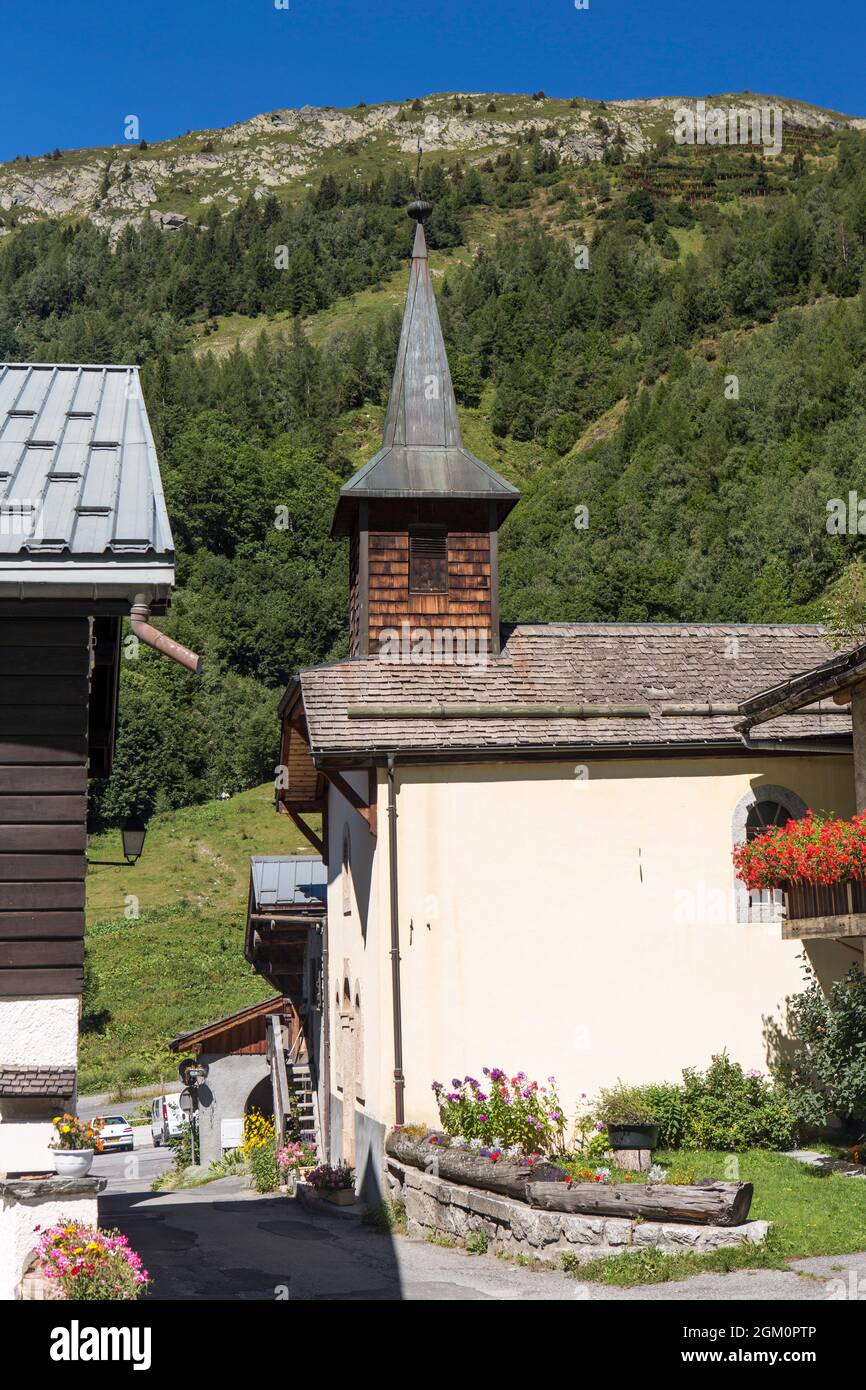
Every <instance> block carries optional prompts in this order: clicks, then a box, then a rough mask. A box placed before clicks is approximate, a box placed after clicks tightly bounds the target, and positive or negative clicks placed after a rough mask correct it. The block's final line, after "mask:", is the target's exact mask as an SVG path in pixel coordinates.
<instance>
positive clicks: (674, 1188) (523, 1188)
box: [385, 1129, 754, 1226]
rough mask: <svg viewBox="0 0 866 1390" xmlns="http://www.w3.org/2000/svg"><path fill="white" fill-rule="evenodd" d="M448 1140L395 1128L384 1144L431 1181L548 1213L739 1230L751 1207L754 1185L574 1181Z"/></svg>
mask: <svg viewBox="0 0 866 1390" xmlns="http://www.w3.org/2000/svg"><path fill="white" fill-rule="evenodd" d="M444 1137H445V1136H444V1135H437V1134H434V1133H430V1134H426V1135H425V1136H424V1137H423V1138H422V1139H410V1138H409V1137H408V1135H406V1134H405V1133H404V1132H403V1131H402V1130H400V1129H394V1130H392V1131H391V1133H390V1134H389V1135H388V1137H387V1138H386V1140H385V1152H386V1153H387V1154H388V1155H389V1156H390V1157H391V1158H395V1159H397V1160H398V1161H399V1162H400V1163H406V1164H408V1165H409V1166H410V1167H412V1168H420V1169H421V1170H422V1171H423V1172H427V1173H430V1174H431V1175H432V1176H433V1177H437V1178H444V1179H445V1180H446V1181H447V1182H454V1183H463V1184H464V1185H465V1186H466V1187H476V1188H480V1189H481V1190H482V1191H484V1192H495V1193H499V1194H500V1195H501V1196H504V1197H513V1198H516V1199H517V1200H518V1201H520V1202H527V1203H528V1204H529V1205H530V1206H532V1207H540V1208H542V1209H544V1210H547V1211H564V1212H572V1213H574V1214H581V1215H585V1216H622V1217H627V1218H631V1219H634V1218H635V1217H642V1218H643V1219H644V1220H645V1221H653V1222H660V1221H682V1222H687V1223H690V1224H691V1225H699V1226H740V1225H742V1224H743V1223H744V1222H745V1221H746V1219H747V1217H748V1215H749V1208H750V1207H751V1205H752V1196H753V1191H754V1189H753V1187H752V1184H751V1183H750V1182H712V1183H695V1184H687V1183H682V1184H681V1183H661V1182H654V1183H643V1182H624V1183H600V1182H580V1183H578V1182H568V1181H567V1174H566V1172H565V1170H564V1169H562V1168H559V1167H557V1165H556V1164H554V1163H547V1162H544V1161H542V1162H538V1163H534V1164H530V1163H528V1162H525V1161H522V1162H518V1161H515V1160H514V1159H508V1158H499V1159H496V1160H493V1159H491V1158H487V1157H483V1156H482V1155H481V1154H479V1153H477V1152H476V1151H474V1150H472V1149H452V1148H449V1147H448V1146H447V1145H446V1144H444V1143H442V1142H437V1140H440V1141H441V1140H442V1139H444Z"/></svg>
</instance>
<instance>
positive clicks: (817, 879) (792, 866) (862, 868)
mask: <svg viewBox="0 0 866 1390" xmlns="http://www.w3.org/2000/svg"><path fill="white" fill-rule="evenodd" d="M733 857H734V867H735V869H736V871H737V875H738V877H739V878H741V879H742V881H743V883H744V884H745V885H746V887H747V888H751V889H757V888H782V887H787V886H788V885H789V884H794V885H796V884H815V885H829V884H843V883H845V882H846V881H848V880H851V881H852V882H856V883H860V882H862V881H863V880H864V879H866V812H862V813H861V814H860V815H858V816H854V817H852V819H851V820H830V819H828V818H826V817H823V816H816V815H814V813H813V812H812V811H808V812H807V813H806V815H805V816H804V817H803V819H802V820H789V821H788V823H787V825H784V826H777V827H775V828H774V829H770V830H765V831H764V833H763V834H761V835H757V836H756V837H755V839H754V840H751V841H750V842H748V843H747V844H743V845H736V846H735V848H734V851H733ZM846 902H847V898H846ZM841 910H843V911H846V912H848V911H851V909H850V908H849V907H847V906H846V907H844V908H842V909H841ZM789 915H791V914H789Z"/></svg>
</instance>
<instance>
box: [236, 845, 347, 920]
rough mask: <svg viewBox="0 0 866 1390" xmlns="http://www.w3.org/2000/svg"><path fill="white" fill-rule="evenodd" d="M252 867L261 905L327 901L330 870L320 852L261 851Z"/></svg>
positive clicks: (257, 902)
mask: <svg viewBox="0 0 866 1390" xmlns="http://www.w3.org/2000/svg"><path fill="white" fill-rule="evenodd" d="M250 869H251V871H252V881H253V902H254V905H255V907H256V908H257V909H261V908H267V907H303V906H309V907H317V906H324V904H325V900H326V897H327V892H328V871H327V869H326V868H325V865H324V864H323V863H322V861H321V859H320V858H319V856H318V855H317V854H286V855H282V856H272V855H257V856H255V857H254V858H252V859H251V860H250Z"/></svg>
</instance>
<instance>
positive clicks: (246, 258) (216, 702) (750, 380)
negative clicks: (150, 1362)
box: [0, 117, 866, 821]
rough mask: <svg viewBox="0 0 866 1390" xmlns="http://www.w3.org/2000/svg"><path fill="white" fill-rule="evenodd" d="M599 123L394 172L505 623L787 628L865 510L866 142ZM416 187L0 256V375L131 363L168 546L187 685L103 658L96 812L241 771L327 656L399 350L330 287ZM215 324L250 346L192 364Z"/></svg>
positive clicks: (232, 780)
mask: <svg viewBox="0 0 866 1390" xmlns="http://www.w3.org/2000/svg"><path fill="white" fill-rule="evenodd" d="M598 119H599V120H600V121H601V124H602V125H603V126H604V127H605V128H604V130H603V131H598V132H597V133H598V135H599V138H600V139H601V140H602V141H603V143H604V156H603V159H602V160H600V161H598V162H596V163H593V164H589V165H582V164H577V163H573V162H572V163H568V162H565V161H562V160H560V157H559V156H558V154H557V153H556V151H555V149H554V148H552V142H551V140H549V139H546V138H545V133H544V130H543V129H535V130H530V131H525V132H521V133H520V134H519V136H516V137H515V141H514V143H513V145H511V146H510V147H508V148H506V149H499V150H498V151H497V152H495V153H491V154H490V155H489V157H486V158H484V159H483V160H482V161H481V162H480V163H473V162H472V161H471V160H469V159H467V158H465V157H460V158H455V159H453V160H452V161H451V162H449V163H445V162H442V163H438V162H434V163H429V162H428V163H427V165H426V167H425V168H424V169H423V174H422V180H423V191H424V193H425V194H426V195H427V196H430V197H432V198H433V200H434V202H435V212H434V215H433V219H432V223H431V227H430V241H431V245H432V246H433V247H434V248H438V250H439V253H440V255H441V262H440V269H441V271H442V273H441V274H440V275H439V276H438V281H437V284H438V288H439V298H440V309H441V315H442V322H443V327H444V331H445V335H446V340H447V343H448V348H449V353H450V360H451V365H452V373H453V376H454V381H455V388H456V391H457V395H458V400H459V402H460V405H461V408H462V415H463V422H464V430H465V433H466V435H467V440H468V442H469V443H470V446H471V447H472V448H473V449H474V450H475V452H478V453H479V454H481V456H482V457H484V458H485V459H486V460H487V461H488V462H489V463H490V464H491V465H492V466H493V467H495V468H497V469H499V470H500V471H502V472H503V473H504V474H505V475H506V476H508V477H510V478H511V479H513V480H514V481H516V482H517V483H518V484H519V485H520V486H521V488H522V490H523V494H524V495H523V500H522V502H521V503H520V505H519V506H518V507H517V509H516V510H515V512H514V513H513V514H512V516H511V517H510V518H509V519H508V521H507V523H506V526H505V528H504V531H503V560H502V584H503V595H502V609H503V616H504V617H505V618H506V619H509V620H519V619H526V620H530V619H536V620H537V619H542V620H565V619H584V620H587V619H596V618H605V619H617V618H621V619H650V620H652V619H678V618H679V619H689V620H697V619H705V620H712V621H726V620H729V621H734V620H753V621H754V620H770V619H791V618H801V617H806V616H813V615H814V614H815V612H816V605H817V603H818V602H819V600H820V598H821V595H822V594H823V593H824V592H825V590H826V588H827V585H828V583H829V582H830V581H831V580H832V579H833V578H834V576H836V575H837V574H839V573H840V572H841V571H842V570H843V569H844V568H845V566H846V565H847V564H848V563H850V561H851V560H853V559H854V558H855V554H856V550H857V547H859V546H860V544H861V542H860V541H859V539H858V537H856V536H853V537H852V536H835V535H829V534H828V532H827V528H826V524H825V523H826V518H827V511H826V504H827V502H828V501H829V500H830V499H831V498H834V497H847V495H848V492H849V490H852V489H853V490H857V491H859V492H860V493H861V495H863V496H866V459H864V446H863V444H862V440H863V438H864V433H866V432H864V423H866V307H864V306H866V298H864V295H863V293H862V291H861V283H862V279H863V273H864V264H866V138H864V136H862V135H860V134H858V133H854V132H843V133H832V132H831V133H829V134H824V135H821V136H819V135H815V134H810V133H808V132H807V133H805V134H804V133H803V132H802V131H792V132H791V133H790V138H789V140H788V143H787V145H786V146H785V147H784V150H783V154H782V156H781V157H780V158H779V159H778V160H775V161H773V160H767V161H766V162H764V161H762V160H761V158H760V157H759V155H756V154H755V153H754V151H752V150H750V149H749V148H748V147H744V148H741V149H736V148H735V149H725V148H722V149H706V148H704V149H690V150H682V149H679V148H676V147H673V146H671V144H670V142H669V141H667V140H666V139H664V138H661V139H660V141H659V142H658V144H657V145H656V147H655V149H654V150H652V151H650V152H644V153H643V154H641V155H640V156H638V157H636V158H632V157H631V156H629V154H628V150H627V149H626V148H625V146H624V142H623V141H619V142H618V141H617V132H616V130H615V129H614V128H613V127H612V126H608V125H606V123H605V121H604V119H603V118H602V117H599V118H598ZM411 191H412V180H411V160H409V159H405V160H404V161H403V162H402V163H401V164H399V165H392V166H391V167H388V168H384V169H383V170H382V171H380V172H379V173H373V174H371V176H370V177H365V178H360V179H359V178H358V177H356V176H354V175H346V176H340V177H338V176H336V175H334V174H332V173H326V174H324V175H323V176H322V177H321V178H320V179H319V180H318V181H316V182H315V183H314V184H313V185H312V186H311V187H310V188H309V189H308V190H306V192H305V194H304V196H303V197H301V198H298V197H294V198H292V199H291V200H281V199H280V198H279V197H277V196H267V197H260V198H258V199H256V198H253V197H250V198H248V199H246V200H245V201H243V202H242V203H241V204H240V205H238V206H237V207H236V208H234V209H233V210H230V211H223V212H221V211H218V210H217V208H216V207H215V206H213V205H212V206H210V207H209V208H208V209H207V211H203V212H202V216H201V219H200V221H199V222H198V223H192V222H191V223H189V224H188V225H186V226H183V227H180V228H179V229H177V230H174V231H170V232H166V231H159V230H157V229H156V227H155V226H153V225H151V224H150V223H147V224H145V225H143V226H141V227H137V228H136V227H127V228H126V230H125V231H124V232H123V233H122V234H121V236H120V237H119V239H118V240H117V241H116V244H112V242H111V241H110V240H109V237H108V235H107V233H105V232H103V231H100V230H98V229H97V228H96V227H94V226H93V225H92V224H91V223H90V222H87V221H81V222H77V223H76V222H72V221H68V220H66V221H58V220H43V221H39V222H37V223H34V224H32V225H28V226H22V227H18V228H16V229H15V230H14V231H12V232H11V233H10V234H9V235H7V236H6V237H4V238H3V239H2V241H0V358H7V359H13V360H28V359H30V360H43V361H47V360H60V361H75V360H82V361H86V360H101V361H105V360H115V361H123V360H126V361H128V360H133V361H138V362H141V363H142V366H143V374H142V375H143V384H144V388H145V394H146V398H147V402H148V408H149V411H150V415H151V420H152V423H153V427H154V432H155V436H156V440H157V445H158V448H159V452H160V460H161V466H162V471H163V478H164V482H165V486H166V493H167V498H168V503H169V511H170V514H171V518H172V523H173V527H174V531H175V539H176V542H177V546H178V551H179V577H180V587H179V590H178V593H177V596H176V600H175V603H174V606H173V609H172V611H171V614H170V616H169V618H168V619H167V622H166V625H167V626H168V628H169V629H170V630H171V631H172V632H174V633H175V634H176V635H178V636H179V637H181V638H182V640H184V641H186V642H189V643H190V644H191V645H193V646H195V647H197V648H198V649H200V650H201V651H202V652H203V653H204V655H205V658H206V674H205V676H204V678H203V680H202V681H201V682H198V683H195V682H191V681H189V680H188V678H187V677H186V676H185V675H184V674H183V673H181V672H178V671H175V670H174V669H173V668H172V667H171V666H170V664H169V663H166V662H161V661H160V660H159V659H158V658H154V657H153V656H152V655H151V654H150V653H149V652H143V653H142V654H141V655H140V657H139V659H138V660H136V661H129V662H126V663H125V664H124V666H125V669H124V673H123V679H124V683H125V687H126V688H125V691H124V699H123V703H122V709H123V716H122V726H121V737H120V746H119V750H118V759H117V768H116V771H115V773H114V775H113V777H112V779H111V781H110V782H109V783H108V784H107V786H105V787H103V788H101V789H98V794H97V796H96V798H95V807H96V813H97V816H98V817H99V818H100V819H103V820H107V821H113V820H116V819H117V818H118V817H119V816H122V815H124V814H125V813H127V812H128V810H130V809H131V808H132V806H133V805H139V806H141V807H142V808H143V809H145V810H151V809H153V807H154V806H162V807H165V806H179V805H183V804H186V803H189V802H193V801H196V800H200V799H202V798H203V797H205V796H209V795H214V794H215V793H218V792H219V791H220V790H222V789H224V788H226V787H228V788H233V789H239V788H241V787H245V786H251V785H254V784H256V783H258V782H261V781H265V780H267V779H268V777H269V776H270V775H271V771H272V767H273V763H274V756H275V750H276V734H277V728H276V713H275V710H276V694H277V692H278V691H280V690H281V689H282V688H283V687H284V685H285V683H286V681H287V680H288V679H289V677H290V676H291V674H292V673H293V671H294V670H296V669H297V668H298V666H301V665H306V664H310V663H313V662H316V661H321V660H327V659H330V658H333V657H335V656H338V655H340V654H341V653H342V652H343V651H344V650H345V629H346V569H347V565H346V555H345V551H344V548H343V547H341V546H338V545H335V544H334V543H333V542H331V541H330V540H329V539H328V528H329V524H330V518H331V513H332V509H333V504H334V499H335V497H336V493H337V490H338V488H339V486H340V484H341V482H342V481H343V480H344V479H345V478H346V477H347V476H348V475H349V474H350V473H351V471H352V469H353V467H356V466H357V465H358V464H359V463H361V462H363V461H365V460H366V458H368V457H370V455H371V453H372V452H373V451H374V449H375V448H376V446H377V434H378V431H379V429H380V425H381V418H382V408H383V406H384V403H385V400H386V398H387V392H388V387H389V385H390V376H391V370H392V367H393V360H394V353H395V347H396V340H397V332H398V327H399V319H398V316H397V315H396V313H395V311H394V307H393V305H392V304H391V303H390V302H386V303H385V304H383V308H382V311H381V313H378V314H376V313H374V314H368V313H365V315H364V317H363V319H361V318H358V319H357V320H356V319H355V318H354V316H353V311H352V310H353V306H352V300H351V296H352V295H363V296H365V297H366V298H367V299H372V298H373V296H374V295H375V292H376V289H377V287H378V286H380V285H382V284H384V283H385V282H386V281H390V280H392V279H393V277H394V275H395V272H399V271H400V270H401V268H402V267H405V266H406V263H407V257H408V253H409V246H410V234H411V226H410V224H409V222H408V220H407V219H406V218H405V215H404V211H403V209H404V207H405V203H406V201H407V200H408V198H409V197H410V196H411ZM581 246H585V247H587V248H588V264H586V263H585V262H586V260H587V257H586V256H582V255H581V254H576V248H579V247H581ZM338 311H339V312H338ZM229 315H240V316H243V319H244V321H245V322H247V321H248V322H249V325H250V329H251V332H250V334H247V335H246V337H247V338H248V339H249V341H250V342H251V343H252V347H251V349H250V350H249V351H240V350H234V351H232V352H229V353H220V354H219V355H217V354H214V353H211V352H208V350H207V347H208V339H209V338H212V339H213V341H214V342H217V341H218V340H219V337H220V332H221V325H222V323H223V322H224V320H225V317H226V316H229ZM326 320H327V322H328V323H329V324H333V323H336V325H337V326H336V328H333V329H329V331H328V332H324V331H322V330H320V328H319V324H320V321H321V322H325V321H326ZM258 329H261V332H260V334H258V335H257V330H258ZM580 508H586V509H587V510H586V512H585V513H580V512H578V511H577V510H576V509H580ZM576 520H577V521H578V523H579V524H578V525H577V526H576V525H575V521H576ZM582 523H586V524H582ZM168 711H170V712H171V714H170V717H167V716H168ZM161 713H162V715H163V716H165V717H160V714H161ZM155 733H156V734H157V736H158V740H159V741H158V742H157V743H155V742H154V735H155Z"/></svg>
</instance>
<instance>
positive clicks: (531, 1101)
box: [433, 1067, 566, 1157]
mask: <svg viewBox="0 0 866 1390" xmlns="http://www.w3.org/2000/svg"><path fill="white" fill-rule="evenodd" d="M483 1075H484V1076H485V1077H486V1078H487V1080H486V1082H485V1083H484V1085H483V1086H482V1084H481V1082H480V1081H477V1080H476V1078H475V1077H474V1076H465V1077H464V1078H463V1080H462V1081H460V1080H459V1078H458V1077H456V1076H455V1077H453V1078H452V1081H451V1090H450V1091H448V1090H446V1088H445V1087H444V1086H443V1085H442V1083H441V1082H439V1081H434V1082H433V1094H434V1095H435V1097H436V1104H437V1106H438V1107H439V1118H440V1120H441V1123H442V1128H443V1129H444V1130H445V1133H446V1134H447V1135H449V1136H451V1137H452V1140H453V1139H463V1140H465V1141H466V1142H467V1143H470V1144H473V1145H476V1146H478V1147H481V1146H484V1147H485V1148H487V1149H489V1150H492V1149H498V1150H499V1151H500V1153H504V1154H506V1155H507V1156H508V1157H516V1156H517V1155H519V1154H526V1155H527V1156H528V1155H530V1154H547V1153H557V1152H559V1151H560V1150H561V1149H562V1148H563V1145H564V1141H565V1128H566V1120H565V1114H564V1112H563V1109H562V1105H561V1103H560V1100H559V1097H558V1095H557V1093H556V1078H555V1077H553V1076H549V1077H548V1078H547V1085H546V1086H542V1085H540V1084H539V1083H538V1082H537V1081H530V1080H529V1078H528V1076H527V1075H526V1072H524V1071H519V1072H517V1073H516V1075H514V1076H511V1077H509V1076H508V1075H507V1073H506V1072H504V1071H503V1070H502V1068H501V1067H485V1068H484V1071H483Z"/></svg>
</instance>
